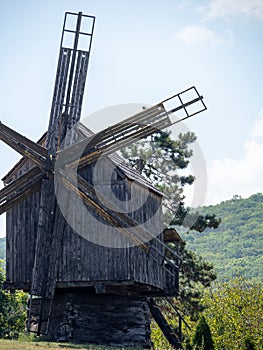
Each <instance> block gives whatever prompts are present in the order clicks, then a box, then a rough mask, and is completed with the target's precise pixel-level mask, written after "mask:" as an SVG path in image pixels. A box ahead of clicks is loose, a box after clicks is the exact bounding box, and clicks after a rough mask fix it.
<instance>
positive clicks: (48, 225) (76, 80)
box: [29, 12, 95, 335]
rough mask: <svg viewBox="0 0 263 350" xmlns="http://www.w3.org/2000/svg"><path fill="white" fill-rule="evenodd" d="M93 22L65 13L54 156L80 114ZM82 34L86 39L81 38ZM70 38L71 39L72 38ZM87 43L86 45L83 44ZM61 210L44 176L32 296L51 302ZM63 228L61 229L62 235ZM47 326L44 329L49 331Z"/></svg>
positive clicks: (51, 145)
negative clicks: (68, 37) (74, 24)
mask: <svg viewBox="0 0 263 350" xmlns="http://www.w3.org/2000/svg"><path fill="white" fill-rule="evenodd" d="M70 17H71V18H70ZM68 19H69V21H68ZM72 20H73V22H74V20H76V21H75V23H76V27H75V29H72V25H71V24H72ZM82 21H83V22H84V21H88V23H87V22H86V24H85V23H84V25H81V24H82ZM68 22H69V24H68ZM70 23H71V24H70ZM94 23H95V17H93V16H88V15H83V14H82V12H79V13H78V14H77V13H71V12H66V14H65V19H64V25H63V31H62V37H61V45H60V53H59V60H58V68H57V74H56V81H55V87H54V94H53V101H52V107H51V113H50V120H49V126H48V132H47V139H46V148H47V150H48V155H49V156H50V157H51V159H52V158H53V156H55V154H56V152H57V150H58V149H60V148H61V140H63V138H64V135H65V134H66V133H67V132H68V131H69V130H70V129H71V127H72V126H73V125H75V123H76V122H78V120H79V118H80V113H81V107H82V102H83V94H84V86H85V81H86V75H87V69H88V62H89V57H90V49H91V43H92V37H93V30H94ZM87 24H88V25H87ZM68 25H69V27H68ZM85 28H87V29H85ZM82 29H83V30H82ZM69 33H70V35H71V38H73V39H74V42H73V45H72V47H71V45H70V47H69V45H68V44H69V41H67V40H64V39H65V37H66V35H65V34H69ZM72 35H73V36H72ZM81 37H82V39H83V38H86V39H87V40H79V39H80V38H81ZM70 42H71V43H72V41H70ZM84 44H85V45H86V46H85V47H82V45H84ZM73 142H74V139H71V140H69V143H68V144H69V145H71V144H72V143H73ZM51 168H52V165H51ZM52 191H53V192H52ZM58 212H59V208H58V206H57V203H56V198H55V194H54V184H53V182H52V181H51V180H47V181H46V180H44V181H43V184H42V188H41V203H40V209H39V221H38V222H39V223H38V229H37V241H36V249H35V261H34V269H33V275H32V285H31V291H30V294H31V297H32V296H33V295H36V296H39V297H41V300H42V301H43V300H44V299H45V298H48V299H49V301H50V305H52V300H53V297H54V294H55V287H56V277H57V276H56V275H57V274H56V271H57V268H58V257H59V256H60V249H61V246H62V244H61V243H62V239H63V229H62V228H61V227H60V228H59V229H56V225H57V222H56V218H57V215H58V214H57V213H58ZM63 224H64V223H63ZM60 232H62V235H61V234H60ZM58 233H59V234H58ZM47 259H48V260H49V261H51V262H52V264H50V265H49V266H47V265H46V261H47ZM50 310H51V306H50ZM29 314H30V311H29ZM42 316H43V315H42V311H41V310H40V313H39V315H38V318H39V324H38V327H37V333H38V335H39V334H40V333H43V331H42V327H41V323H42ZM47 329H48V326H47ZM47 329H46V331H44V333H46V332H47Z"/></svg>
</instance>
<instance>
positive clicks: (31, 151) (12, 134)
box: [0, 122, 49, 170]
mask: <svg viewBox="0 0 263 350" xmlns="http://www.w3.org/2000/svg"><path fill="white" fill-rule="evenodd" d="M0 140H2V141H3V142H5V143H6V144H7V145H9V146H10V147H11V148H13V149H14V150H16V151H17V152H18V153H20V154H21V155H22V156H24V157H25V158H27V159H29V160H31V161H32V162H33V163H34V164H35V165H37V166H38V167H40V168H41V169H44V170H46V169H47V162H48V159H49V158H48V153H47V150H46V149H45V148H44V147H42V146H41V145H39V144H38V143H36V142H33V141H31V140H29V139H28V138H26V137H25V136H23V135H21V134H19V133H18V132H16V131H14V130H12V129H11V128H9V127H7V126H6V125H4V124H3V123H1V122H0Z"/></svg>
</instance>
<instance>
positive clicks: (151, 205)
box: [0, 12, 206, 348]
mask: <svg viewBox="0 0 263 350" xmlns="http://www.w3.org/2000/svg"><path fill="white" fill-rule="evenodd" d="M72 21H74V23H75V26H74V28H72V26H71V27H68V23H69V22H71V23H72ZM94 23H95V17H93V16H88V15H83V14H82V13H81V12H80V13H78V14H77V13H71V12H67V13H66V14H65V19H64V25H63V31H62V38H61V44H60V52H59V59H58V68H57V74H56V80H55V88H54V94H53V101H52V107H51V113H50V121H49V126H48V131H47V133H45V134H44V135H43V137H42V138H41V139H40V140H39V141H38V142H33V141H31V140H29V139H28V138H26V137H25V136H22V135H21V134H19V133H18V132H16V131H14V130H12V129H11V128H9V127H8V126H6V125H4V124H3V123H0V139H1V140H2V141H3V142H5V143H6V144H7V145H9V146H10V147H11V148H13V149H14V150H16V151H17V152H18V153H20V154H21V155H22V156H23V158H22V159H21V160H20V162H18V163H17V164H16V165H15V166H14V168H13V169H11V170H10V172H9V173H8V174H7V175H6V176H5V177H4V178H3V181H4V183H5V187H4V188H3V189H2V190H1V191H0V214H2V213H4V212H6V213H7V277H6V287H7V288H10V289H23V290H24V291H27V292H29V295H30V298H29V305H28V322H27V326H28V330H30V331H33V332H36V333H37V334H38V335H40V334H46V335H47V336H48V337H49V338H50V339H53V340H57V341H61V340H65V341H70V340H71V341H78V342H80V341H85V342H91V343H98V344H105V345H122V346H126V345H128V346H130V345H139V346H144V347H147V346H148V347H149V342H150V340H149V334H150V331H149V322H150V321H149V312H150V310H151V312H152V313H153V315H157V314H156V305H154V304H153V299H151V302H149V300H148V297H149V296H173V295H177V294H178V265H179V256H178V254H177V253H176V252H174V250H171V249H170V248H169V247H168V246H167V244H166V243H167V242H169V241H171V240H172V239H174V237H175V235H173V234H172V232H171V231H169V232H168V234H167V232H166V231H167V230H166V231H163V228H162V221H161V215H162V213H161V210H160V208H161V201H162V194H161V193H160V192H159V191H158V190H157V189H156V188H154V187H153V186H152V185H151V184H150V183H149V182H148V181H146V180H145V179H144V178H143V177H142V175H140V174H139V173H138V172H136V171H135V170H133V169H132V168H131V167H129V166H128V165H127V164H125V163H124V162H123V160H121V159H120V157H119V156H118V155H117V154H116V152H117V151H118V150H120V149H121V148H122V147H125V146H127V145H130V144H132V143H134V142H135V141H137V140H140V139H142V138H145V137H147V136H149V135H152V134H153V133H154V132H156V131H158V130H162V129H164V128H167V127H168V126H170V125H173V124H175V123H178V122H180V121H181V120H184V119H186V118H189V117H191V116H193V115H195V114H197V113H200V112H202V111H204V110H205V109H206V106H205V104H204V102H203V97H202V96H201V95H199V93H198V91H197V90H196V88H195V87H191V88H189V89H187V90H185V91H182V92H180V93H177V94H175V95H174V96H172V97H170V98H168V99H165V100H163V101H161V102H159V103H157V104H156V105H154V106H151V107H149V108H146V109H144V110H142V111H140V112H138V113H137V114H135V115H133V116H131V117H129V118H126V119H125V120H124V121H122V122H119V123H117V124H115V125H113V126H111V127H108V128H106V129H104V130H102V131H100V132H98V133H96V134H93V133H92V132H91V131H90V130H89V129H87V128H86V127H84V126H83V125H82V124H80V123H79V120H80V115H81V107H82V102H83V94H84V86H85V81H86V75H87V69H88V63H89V57H90V49H91V44H92V39H93V31H94ZM68 34H69V35H71V36H72V37H73V41H72V44H71V46H68V45H67V44H65V42H66V41H65V38H66V36H67V35H68ZM83 38H84V42H85V43H86V48H84V49H83V48H82V47H80V43H82V42H83ZM185 96H191V98H190V99H189V98H188V99H186V97H185ZM168 105H169V108H167V107H166V106H168ZM171 105H172V107H170V106H171ZM178 112H180V113H181V112H182V113H183V114H181V117H180V119H176V120H173V119H172V116H173V115H174V114H176V113H178ZM99 161H102V164H103V165H102V166H101V167H100V168H99V175H98V177H99V180H98V182H99V186H97V188H95V187H96V186H95V185H94V179H93V174H94V168H95V165H96V164H97V163H98V162H99ZM107 168H110V169H113V170H112V171H111V178H110V179H109V178H108V176H107V175H105V174H107V171H106V169H107ZM98 187H99V188H100V189H103V191H102V193H101V194H100V196H98V193H97V189H98ZM132 188H133V190H132ZM105 189H106V190H105ZM109 191H111V192H112V191H113V192H114V194H115V196H116V197H117V198H118V201H119V202H122V203H124V204H125V205H126V203H127V202H128V201H129V198H130V196H131V193H133V195H134V198H135V200H138V201H139V199H140V198H141V197H142V194H144V195H145V196H146V197H145V198H146V202H145V203H144V204H143V205H141V206H140V207H139V208H138V209H136V210H134V211H133V212H126V211H124V210H119V208H118V206H116V204H115V203H114V202H112V201H111V198H110V197H108V196H107V195H105V193H106V194H107V193H108V192H109ZM145 193H146V194H145ZM72 203H73V205H72ZM87 213H89V215H90V217H89V218H90V219H89V220H88V221H86V220H85V217H86V215H87ZM152 217H153V218H154V219H153V223H152V225H151V226H149V225H144V223H145V222H148V221H149V219H150V218H152ZM92 218H93V219H94V218H95V221H94V220H93V221H92ZM91 222H92V224H91ZM169 236H172V237H173V238H167V237H169ZM94 237H95V238H94ZM175 240H176V241H179V238H177V239H175ZM112 242H114V244H113V245H112ZM167 251H170V254H172V256H173V259H169V258H168V257H167ZM157 313H158V310H157ZM159 316H160V315H157V316H156V318H157V319H158V318H160V317H159ZM135 320H136V321H135ZM164 328H165V327H164ZM168 333H169V332H168ZM168 337H169V335H168ZM170 337H172V338H171V340H170V341H171V342H173V341H174V344H173V345H174V346H175V347H176V346H177V348H180V344H179V342H178V341H177V340H176V339H175V338H173V336H172V335H170ZM174 339H175V340H174ZM176 344H177V345H176Z"/></svg>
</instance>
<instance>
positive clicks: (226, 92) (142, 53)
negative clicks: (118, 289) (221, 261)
mask: <svg viewBox="0 0 263 350" xmlns="http://www.w3.org/2000/svg"><path fill="white" fill-rule="evenodd" d="M0 6H1V7H0V9H1V11H0V33H1V34H0V46H1V55H0V77H1V79H0V103H1V110H0V120H1V121H2V122H4V123H6V124H7V125H9V126H10V127H13V128H15V129H16V130H17V131H19V132H21V133H22V134H24V135H26V136H27V137H29V138H31V139H33V140H36V139H38V138H39V137H40V136H41V134H42V133H43V131H44V130H45V129H46V128H47V123H48V119H49V113H50V105H51V98H52V91H53V85H54V79H55V72H56V65H57V57H58V48H59V42H60V36H61V29H62V23H63V18H64V12H65V11H73V12H79V11H82V12H83V13H85V14H92V15H95V16H96V26H95V33H94V42H93V46H92V53H91V59H90V65H89V72H88V81H87V87H86V93H85V100H84V106H83V114H82V115H83V117H86V116H87V115H88V114H90V113H92V112H95V111H96V110H98V109H101V108H104V107H107V106H111V105H115V104H122V103H131V102H135V103H145V104H154V103H157V102H159V101H160V100H162V99H164V98H166V97H168V96H169V95H173V94H174V93H176V92H179V91H181V90H184V89H185V88H187V87H189V86H191V85H196V86H197V88H198V90H199V91H200V93H202V94H203V95H204V97H205V101H206V103H207V106H208V111H206V112H205V113H202V114H200V115H198V116H196V117H194V118H193V119H191V120H189V121H187V123H186V127H187V128H189V129H190V130H193V131H194V132H195V133H196V134H197V136H198V145H199V146H200V148H201V150H202V153H203V155H204V159H205V164H206V165H205V167H206V171H207V174H208V183H207V195H206V202H205V203H206V204H210V203H217V202H220V201H221V200H225V199H230V198H231V197H232V196H233V195H234V194H239V195H242V196H244V197H246V196H249V195H250V194H253V193H255V192H262V191H263V185H262V171H263V156H262V155H263V79H262V77H263V65H262V62H263V42H262V38H263V1H262V0H249V1H248V0H235V1H234V0H233V1H229V0H206V1H201V0H200V1H191V0H186V1H179V0H178V1H176V0H162V1H156V0H152V1H148V0H147V1H146V0H145V1H139V0H134V1H120V0H112V1H106V0H101V1H100V0H97V1H82V0H74V1H73V0H71V1H70V0H56V1H54V0H52V1H51V0H46V1H33V0H30V1H29V0H24V1H20V0H4V1H2V2H1V5H0ZM116 121H117V120H115V119H114V116H112V119H111V118H110V120H109V119H107V120H105V119H104V120H103V119H101V120H98V119H97V118H96V119H92V118H91V120H90V121H89V126H90V127H91V129H93V130H95V131H96V130H100V129H102V128H104V127H106V126H108V125H109V123H113V122H116ZM175 131H176V130H174V132H175ZM0 153H1V164H0V174H1V175H4V174H5V173H6V172H7V171H8V169H9V168H10V167H11V166H12V164H13V163H14V162H15V161H16V160H17V159H19V156H17V154H16V153H15V152H14V151H12V150H11V149H9V148H8V147H7V146H5V145H3V144H0ZM2 221H3V216H2V219H1V221H0V228H1V225H3V223H2Z"/></svg>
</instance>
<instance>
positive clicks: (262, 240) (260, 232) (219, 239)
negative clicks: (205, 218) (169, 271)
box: [183, 193, 263, 281]
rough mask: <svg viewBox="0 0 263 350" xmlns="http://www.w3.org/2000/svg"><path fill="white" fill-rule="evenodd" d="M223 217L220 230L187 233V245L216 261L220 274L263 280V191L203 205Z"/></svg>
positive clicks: (214, 262)
mask: <svg viewBox="0 0 263 350" xmlns="http://www.w3.org/2000/svg"><path fill="white" fill-rule="evenodd" d="M201 212H203V213H211V214H212V213H214V214H216V215H217V216H218V217H220V218H221V219H222V223H221V225H220V226H219V228H218V229H217V230H213V229H209V230H205V231H204V232H202V233H198V232H196V233H191V234H189V235H184V237H183V238H184V239H185V240H186V242H187V247H188V248H189V249H190V250H192V251H194V252H196V253H197V254H199V255H202V256H203V257H204V259H205V260H207V261H210V262H212V263H213V264H214V266H215V269H216V271H217V272H218V276H219V277H226V278H228V277H233V276H236V275H242V276H244V277H245V278H248V279H253V280H257V281H263V268H262V266H263V194H261V193H257V194H255V195H252V196H251V197H249V198H246V199H242V198H241V197H239V196H234V197H233V199H232V200H228V201H224V202H222V203H220V204H217V205H213V206H208V207H204V208H203V209H202V210H201Z"/></svg>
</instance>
